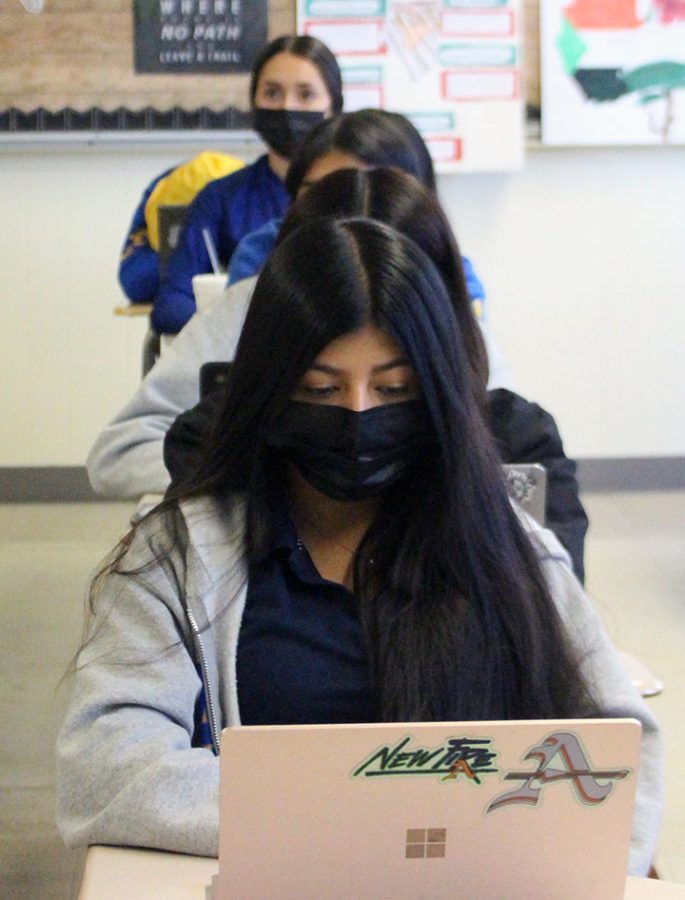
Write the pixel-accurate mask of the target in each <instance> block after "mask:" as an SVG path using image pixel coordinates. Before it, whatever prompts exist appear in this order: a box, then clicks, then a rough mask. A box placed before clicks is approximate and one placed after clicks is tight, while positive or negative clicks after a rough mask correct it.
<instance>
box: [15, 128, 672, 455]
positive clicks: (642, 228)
mask: <svg viewBox="0 0 685 900" xmlns="http://www.w3.org/2000/svg"><path fill="white" fill-rule="evenodd" d="M224 149H225V148H224ZM197 150H198V148H197V147H191V146H186V145H183V144H180V143H179V144H170V145H160V146H156V147H152V146H145V145H130V144H123V143H122V144H119V145H104V146H103V145H95V146H83V145H74V146H61V147H56V146H52V145H45V146H27V147H7V146H4V147H2V148H1V149H0V198H1V200H2V207H3V224H2V229H0V275H1V277H0V309H2V314H3V319H4V326H5V327H4V329H3V341H2V344H3V350H2V354H0V378H1V380H2V385H3V389H2V391H1V392H0V417H1V420H2V422H3V429H2V431H3V435H4V437H3V440H2V441H0V467H4V466H47V465H51V466H52V465H64V466H74V465H81V464H82V463H83V461H84V459H85V456H86V454H87V452H88V449H89V447H90V444H91V443H92V441H93V439H94V438H95V436H96V434H97V433H98V431H99V429H100V428H101V427H102V426H103V425H104V423H105V422H106V421H107V419H108V418H109V417H110V416H112V415H113V414H114V413H115V412H116V411H117V410H118V409H119V408H120V407H121V406H122V405H123V403H124V402H125V401H126V400H127V398H128V397H129V396H130V395H131V393H132V392H133V390H134V389H135V386H136V383H137V382H138V380H139V376H140V348H141V344H142V339H143V334H144V331H145V323H144V322H143V321H141V320H132V319H125V318H115V317H114V316H113V314H112V310H113V307H114V306H116V305H118V304H120V303H121V302H122V295H121V293H120V290H119V288H118V285H117V282H116V264H117V256H118V253H119V249H120V245H121V242H122V240H123V237H124V234H125V232H126V230H127V227H128V223H129V220H130V216H131V214H132V212H133V209H134V207H135V205H136V203H137V202H138V199H139V196H140V194H141V192H142V190H143V189H144V187H145V186H146V184H147V183H148V182H149V181H150V179H151V178H152V177H153V176H154V175H156V174H157V173H158V172H160V171H161V170H163V169H164V168H165V167H168V166H170V165H172V164H174V163H175V162H177V161H179V160H181V159H183V158H185V157H187V156H189V155H192V154H193V153H195V152H197ZM238 150H239V152H243V153H247V154H253V153H254V147H252V148H246V147H242V148H238ZM439 189H440V194H441V197H442V199H443V202H444V204H445V206H446V208H447V211H448V213H449V215H450V218H451V220H452V222H453V224H454V226H455V229H456V231H457V234H458V236H459V238H460V241H461V244H462V248H463V250H464V252H465V253H466V254H467V255H469V256H470V257H471V258H472V261H473V262H474V265H475V266H476V270H477V272H478V274H479V275H480V276H481V278H482V280H483V282H484V283H485V285H486V288H487V292H488V297H489V312H488V314H489V317H490V321H491V324H492V327H493V329H494V331H495V333H496V335H497V337H498V339H499V342H500V344H501V347H502V349H503V351H504V353H505V355H506V357H507V359H508V361H509V363H510V366H511V369H512V372H513V375H514V380H515V384H516V387H517V389H518V391H519V392H520V393H522V394H524V395H525V396H527V397H529V398H530V399H535V400H537V401H538V402H540V403H541V404H542V405H544V406H546V407H547V408H548V409H549V410H550V411H552V412H553V413H554V414H555V416H556V417H557V420H558V423H559V426H560V428H561V431H562V434H563V436H564V438H565V441H566V445H567V450H568V452H569V453H570V454H572V455H574V456H576V457H579V458H588V457H590V458H604V457H644V456H680V455H685V416H684V415H683V394H684V391H683V389H684V388H685V354H684V353H683V350H682V340H683V335H685V303H684V302H683V301H684V300H685V296H684V294H685V252H683V235H685V202H684V199H683V198H685V152H684V151H683V149H682V148H658V149H655V148H643V149H593V150H584V149H578V150H576V149H568V150H547V149H540V148H537V149H532V150H531V151H530V152H529V154H528V161H527V165H526V168H525V170H524V171H522V172H518V173H513V174H507V175H499V174H498V175H485V174H484V175H462V176H454V175H453V176H441V177H440V179H439Z"/></svg>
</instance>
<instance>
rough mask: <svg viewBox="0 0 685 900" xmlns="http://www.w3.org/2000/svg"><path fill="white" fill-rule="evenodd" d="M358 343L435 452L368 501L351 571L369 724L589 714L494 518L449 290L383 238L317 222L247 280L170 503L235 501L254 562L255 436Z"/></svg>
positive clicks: (536, 576) (399, 241) (511, 539)
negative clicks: (203, 424)
mask: <svg viewBox="0 0 685 900" xmlns="http://www.w3.org/2000/svg"><path fill="white" fill-rule="evenodd" d="M366 325H373V326H375V327H377V328H379V329H381V330H382V331H383V332H384V333H386V334H388V335H390V336H391V337H392V338H393V339H394V340H395V341H396V342H397V343H398V345H399V346H400V347H402V349H403V350H404V352H405V353H406V355H407V357H408V358H409V360H410V362H411V365H412V366H413V367H414V369H415V371H416V374H417V376H418V379H419V382H420V385H421V390H422V396H423V399H424V402H425V405H426V410H427V412H428V415H429V418H430V421H431V428H432V437H433V441H432V444H431V447H430V448H429V449H428V450H427V451H426V453H425V456H424V458H423V459H422V460H421V461H420V463H419V464H417V465H415V466H414V467H413V468H412V469H411V471H410V472H409V473H408V474H407V476H406V477H405V478H404V479H403V480H402V481H400V482H399V483H398V484H397V485H396V486H394V487H393V488H392V489H390V490H389V491H388V493H387V494H386V495H385V496H384V498H383V502H382V505H381V508H380V510H379V512H378V514H377V515H376V517H375V519H374V521H373V523H372V525H371V527H370V529H369V531H368V532H367V534H366V536H365V538H364V540H363V541H362V544H361V545H360V547H359V548H358V551H357V554H356V557H355V567H354V594H355V596H356V598H357V602H358V604H359V611H360V617H361V621H362V623H363V627H364V631H365V634H366V641H367V647H368V656H369V665H370V671H371V675H372V684H373V691H374V700H375V704H376V715H377V718H378V719H379V720H387V721H401V720H459V719H488V718H495V719H497V718H550V717H556V716H560V717H565V716H574V715H579V714H590V713H591V711H593V704H592V701H591V698H590V695H589V691H588V690H587V687H586V685H584V683H583V681H582V679H581V678H580V675H579V670H578V663H577V660H575V659H574V657H573V654H572V651H571V649H570V647H569V645H568V643H567V639H566V637H565V631H564V628H563V626H562V624H561V621H560V618H559V615H558V613H557V611H556V607H555V605H554V603H553V601H552V599H551V598H550V596H549V592H548V590H547V587H546V583H545V580H544V578H543V576H542V573H541V570H540V566H539V563H538V560H537V556H536V553H535V552H534V550H533V547H532V545H531V543H530V539H529V537H528V536H527V535H526V534H525V533H524V531H523V529H522V527H521V525H520V524H519V521H518V518H517V515H516V513H515V512H514V511H513V509H512V507H511V505H510V503H509V500H508V497H507V494H506V489H505V485H504V481H503V478H502V476H501V472H500V468H499V463H498V459H497V454H496V452H495V451H494V448H493V446H492V442H491V439H490V437H489V433H488V429H487V427H486V425H485V422H484V420H483V417H482V414H481V410H480V408H479V404H478V403H477V402H476V396H475V390H474V383H473V375H472V370H471V367H470V365H469V361H468V355H467V352H466V349H465V346H464V341H463V337H462V331H461V328H460V323H459V321H458V319H457V316H456V315H455V312H454V308H453V303H452V300H451V298H450V296H449V293H448V290H447V288H446V286H445V284H444V282H443V280H442V278H441V277H440V274H439V272H438V270H437V269H436V267H435V266H434V265H433V263H432V262H431V260H430V259H429V258H428V256H427V255H426V254H425V253H424V252H423V251H422V250H421V249H420V248H419V247H417V246H416V245H415V244H414V243H413V242H412V241H410V240H409V239H408V238H406V237H405V236H403V235H400V234H399V233H398V232H396V231H395V230H393V229H391V228H389V227H388V226H386V225H382V224H380V223H378V222H373V221H370V220H367V219H351V220H350V219H348V220H328V219H317V220H315V221H313V222H310V223H307V224H304V225H302V226H300V227H299V228H297V229H296V230H295V231H293V232H292V233H291V234H289V235H288V237H287V238H285V239H284V240H283V241H282V243H281V244H280V245H279V246H278V247H277V249H276V250H275V252H274V253H273V255H272V256H271V258H270V259H269V261H268V262H267V264H266V266H265V268H264V269H263V271H262V274H261V275H260V277H259V279H258V282H257V286H256V288H255V292H254V295H253V299H252V302H251V305H250V308H249V311H248V314H247V318H246V321H245V325H244V328H243V332H242V335H241V338H240V341H239V344H238V348H237V352H236V356H235V361H234V365H233V371H232V375H231V378H230V380H229V383H228V385H227V390H226V393H225V397H224V402H223V407H222V409H221V412H220V416H219V419H218V421H217V423H216V427H215V429H214V432H213V436H212V439H211V440H210V442H209V443H208V446H207V447H206V452H205V454H204V458H203V460H202V461H201V462H200V464H199V465H198V467H197V469H196V471H195V472H194V473H193V475H192V477H191V479H190V480H189V481H188V482H186V483H185V484H184V486H183V487H182V489H180V491H179V492H178V494H177V495H176V497H175V498H169V502H174V501H175V500H179V499H182V498H183V497H187V496H196V495H203V494H210V495H213V496H217V497H224V498H226V502H231V500H230V498H231V497H233V496H235V495H243V496H245V497H246V500H247V529H246V543H245V553H246V555H247V557H248V559H250V558H254V556H255V555H257V554H260V553H261V552H263V550H264V547H265V540H266V537H267V535H268V532H269V522H270V516H269V496H270V494H269V491H270V489H271V486H272V485H273V482H274V480H278V479H279V477H281V472H282V463H283V461H282V460H280V459H279V458H278V457H276V456H275V452H274V451H273V450H271V449H270V448H269V444H268V438H269V434H270V431H271V429H272V428H273V427H274V423H276V422H277V421H278V419H279V417H280V416H282V415H283V414H284V410H285V407H286V404H287V401H288V399H289V398H290V397H291V395H292V393H293V391H294V389H295V386H296V385H297V383H298V380H299V379H300V378H301V376H302V375H303V374H304V373H305V372H306V371H307V369H308V368H309V367H310V366H311V364H312V362H313V361H314V360H315V358H316V357H317V355H318V354H319V353H320V352H321V351H322V350H323V349H324V348H325V347H326V346H327V345H328V344H330V343H331V341H333V340H335V339H336V338H338V337H340V336H342V335H345V334H349V333H352V332H355V331H357V330H359V329H361V328H363V327H364V326H366Z"/></svg>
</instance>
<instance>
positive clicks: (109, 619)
mask: <svg viewBox="0 0 685 900" xmlns="http://www.w3.org/2000/svg"><path fill="white" fill-rule="evenodd" d="M126 561H127V563H128V562H129V561H130V562H131V563H132V564H133V565H135V564H140V563H144V562H146V561H149V544H146V542H145V541H144V540H143V539H142V538H141V537H140V530H139V533H138V535H137V536H136V538H135V542H134V546H133V549H132V551H129V553H128V554H127V557H126ZM164 568H165V569H166V574H165V572H164V571H163V569H162V567H160V566H157V565H155V566H154V568H150V569H149V570H148V571H145V572H144V573H142V574H140V575H137V576H123V575H111V576H108V578H107V580H106V582H105V584H104V588H103V591H102V594H101V596H100V597H99V599H98V602H97V607H96V615H95V618H94V621H93V623H92V627H91V629H90V636H89V640H88V642H87V643H86V646H85V648H84V649H83V650H82V651H81V654H80V656H79V658H78V663H77V669H76V672H75V673H74V674H73V675H72V676H71V678H72V679H73V685H72V688H73V692H72V697H71V702H70V705H69V707H68V710H67V714H66V717H65V721H64V724H63V727H62V729H61V732H60V734H59V737H58V741H57V824H58V827H59V830H60V832H61V834H62V836H63V838H64V840H65V842H66V843H67V844H68V845H69V846H78V845H81V844H93V843H102V844H120V845H126V846H141V847H156V848H163V849H166V850H176V851H179V852H185V853H194V854H198V855H206V856H216V855H217V849H218V844H217V841H218V796H219V795H218V787H219V761H218V759H217V758H216V757H215V756H214V755H213V754H212V752H211V751H210V750H205V749H201V748H194V747H192V746H191V740H192V735H193V732H194V710H195V704H196V700H197V697H198V693H199V691H200V686H201V682H200V678H199V676H198V674H197V671H196V668H195V665H194V662H193V659H192V657H191V654H190V653H189V652H188V649H187V647H186V641H187V633H186V628H187V626H186V623H185V617H184V615H183V609H182V605H181V603H180V601H179V596H178V590H179V589H178V585H177V583H176V581H177V579H176V578H174V577H173V576H172V575H171V574H170V568H169V567H167V566H165V567H164ZM174 568H176V567H174ZM184 638H185V640H184Z"/></svg>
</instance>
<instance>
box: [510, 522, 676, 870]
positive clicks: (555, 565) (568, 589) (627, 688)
mask: <svg viewBox="0 0 685 900" xmlns="http://www.w3.org/2000/svg"><path fill="white" fill-rule="evenodd" d="M527 527H528V530H529V531H534V532H535V535H534V543H535V544H536V545H537V546H538V547H539V554H540V557H541V565H542V569H543V572H544V574H545V577H546V580H547V584H548V586H549V590H550V594H551V596H552V599H553V600H554V602H555V604H556V605H557V608H558V610H559V613H560V615H561V618H562V621H563V622H564V624H565V626H566V629H567V631H568V634H569V637H570V640H571V645H572V647H573V648H574V650H575V652H576V654H577V657H578V658H579V659H580V660H581V671H582V673H583V675H584V677H585V679H586V682H587V684H588V685H589V687H590V689H591V691H592V693H593V696H594V697H595V699H596V701H597V703H598V705H599V712H600V715H601V716H602V717H603V718H633V719H637V720H638V721H639V722H640V724H641V725H642V741H641V745H640V771H639V773H638V781H637V793H636V797H635V813H634V816H633V830H632V836H631V846H630V857H629V861H628V874H629V875H639V876H644V875H647V873H648V871H649V868H650V866H651V864H652V861H653V858H654V853H655V851H656V844H657V838H658V835H659V827H660V822H661V815H662V810H663V803H664V766H663V747H662V743H661V737H660V733H659V728H658V725H657V722H656V720H655V718H654V716H653V715H652V714H651V712H650V711H649V709H648V708H647V705H646V704H645V702H644V700H643V699H642V697H641V696H640V694H639V693H638V691H637V690H636V688H635V687H634V685H633V683H632V681H631V679H630V675H629V674H628V672H627V671H626V668H625V666H624V665H623V662H622V660H621V656H620V654H619V653H618V651H617V650H616V648H615V647H614V645H613V643H612V642H611V640H610V638H609V636H608V634H607V632H606V631H605V629H604V626H603V624H602V622H601V619H600V617H599V614H598V613H597V611H596V609H595V608H594V606H593V605H592V603H591V601H590V599H589V598H588V596H587V594H586V593H585V591H584V590H583V587H582V586H581V584H580V582H579V581H578V580H577V579H576V577H575V575H574V574H573V572H572V570H571V567H570V563H569V561H568V556H567V554H566V553H565V551H564V550H563V548H562V547H561V545H560V544H559V543H558V541H557V539H556V538H555V536H554V535H553V534H552V533H551V532H549V531H546V530H543V529H540V528H538V527H537V526H535V525H534V524H533V523H532V522H531V521H530V520H529V522H528V525H527Z"/></svg>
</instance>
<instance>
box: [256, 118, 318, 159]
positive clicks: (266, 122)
mask: <svg viewBox="0 0 685 900" xmlns="http://www.w3.org/2000/svg"><path fill="white" fill-rule="evenodd" d="M322 120H323V113H322V112H308V111H305V110H302V109H264V108H262V107H259V106H258V107H257V108H256V109H254V110H253V112H252V125H253V127H254V130H255V131H256V132H257V133H258V134H260V135H261V136H262V137H263V138H264V140H265V141H266V143H267V144H268V145H269V147H271V148H272V149H273V150H275V151H276V153H280V154H281V156H285V158H286V159H290V157H291V156H292V155H293V153H294V152H295V151H296V150H297V148H298V147H299V146H300V144H301V143H302V141H303V140H304V139H305V138H306V137H307V135H308V134H309V132H310V131H311V130H312V128H313V127H314V126H315V125H318V123H319V122H321V121H322Z"/></svg>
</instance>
